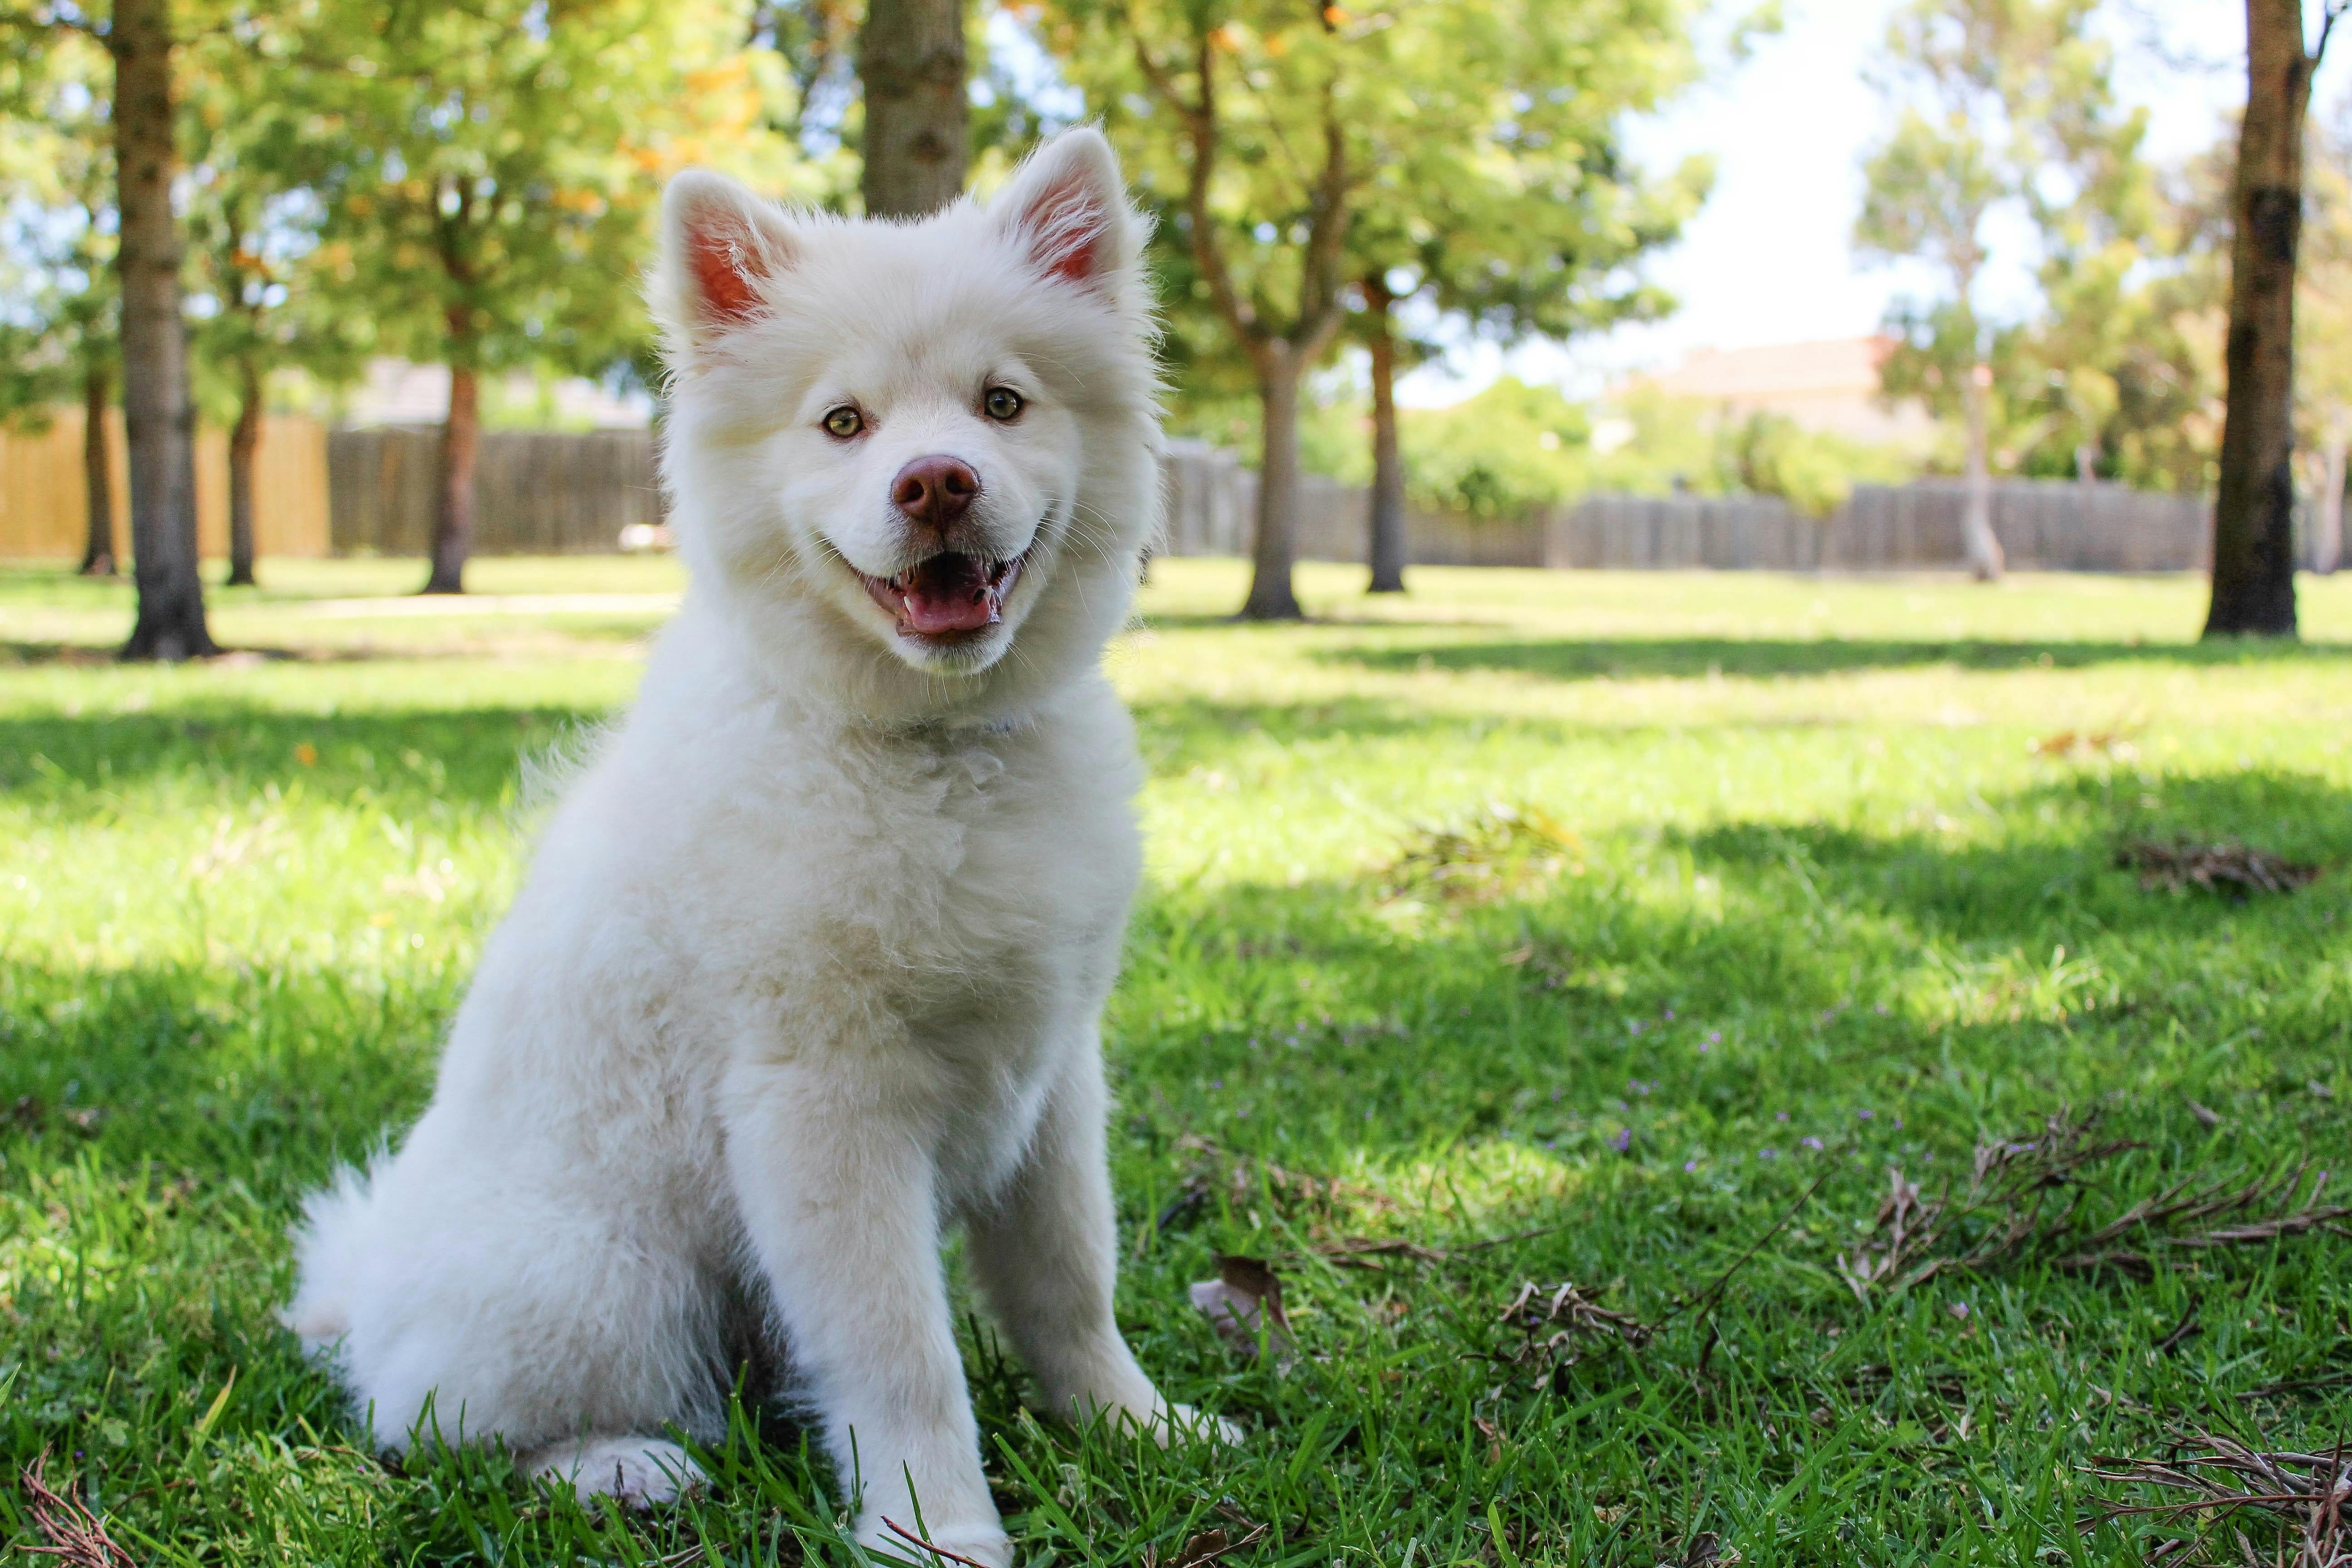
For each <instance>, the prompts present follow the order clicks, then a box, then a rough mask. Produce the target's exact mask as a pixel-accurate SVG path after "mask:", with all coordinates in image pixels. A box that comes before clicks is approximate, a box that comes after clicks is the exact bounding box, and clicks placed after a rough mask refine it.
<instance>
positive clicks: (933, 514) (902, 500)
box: [890, 457, 980, 530]
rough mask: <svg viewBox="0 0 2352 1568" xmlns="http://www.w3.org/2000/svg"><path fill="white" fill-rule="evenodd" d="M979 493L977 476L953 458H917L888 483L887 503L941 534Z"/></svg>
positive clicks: (969, 465) (978, 478)
mask: <svg viewBox="0 0 2352 1568" xmlns="http://www.w3.org/2000/svg"><path fill="white" fill-rule="evenodd" d="M979 493H980V476H979V475H978V474H975V473H973V472H972V471H971V464H969V463H966V462H962V461H961V460H959V459H957V458H936V457H935V458H916V459H915V460H914V461H913V462H911V463H908V465H907V466H906V467H905V468H900V469H899V470H898V478H897V479H892V480H891V481H890V499H891V500H893V501H896V502H897V503H898V510H900V511H903V512H905V513H906V514H907V515H908V518H910V519H912V520H913V521H917V522H919V523H924V524H927V525H928V526H929V527H931V528H935V529H942V530H944V529H945V528H946V527H947V525H948V524H950V523H951V522H953V521H955V520H956V519H958V518H960V517H961V516H962V515H963V514H964V510H965V509H966V508H967V507H969V506H971V498H972V497H974V496H976V495H978V494H979Z"/></svg>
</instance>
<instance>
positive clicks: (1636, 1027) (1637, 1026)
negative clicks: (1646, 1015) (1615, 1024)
mask: <svg viewBox="0 0 2352 1568" xmlns="http://www.w3.org/2000/svg"><path fill="white" fill-rule="evenodd" d="M1626 1027H1627V1028H1629V1029H1631V1030H1633V1032H1634V1033H1635V1034H1637V1035H1638V1034H1640V1033H1641V1032H1642V1030H1643V1027H1644V1025H1643V1022H1642V1020H1641V1019H1639V1018H1636V1019H1634V1020H1633V1022H1632V1023H1630V1024H1628V1025H1626Z"/></svg>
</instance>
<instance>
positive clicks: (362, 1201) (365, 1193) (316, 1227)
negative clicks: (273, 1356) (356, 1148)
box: [280, 1152, 383, 1355]
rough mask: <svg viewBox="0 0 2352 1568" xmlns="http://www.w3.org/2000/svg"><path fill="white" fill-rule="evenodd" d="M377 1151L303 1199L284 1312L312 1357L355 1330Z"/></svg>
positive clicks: (371, 1215) (371, 1214) (378, 1158)
mask: <svg viewBox="0 0 2352 1568" xmlns="http://www.w3.org/2000/svg"><path fill="white" fill-rule="evenodd" d="M382 1161H383V1153H382V1152H378V1154H377V1155H376V1158H375V1159H374V1160H372V1161H370V1162H369V1168H368V1169H367V1170H365V1171H362V1170H361V1169H360V1168H358V1167H357V1166H355V1165H345V1166H343V1167H342V1168H341V1170H339V1171H337V1172H336V1173H335V1179H334V1181H333V1183H332V1184H330V1185H328V1186H327V1187H325V1188H322V1189H321V1190H320V1191H318V1192H315V1193H312V1194H310V1196H309V1197H308V1198H306V1199H304V1200H303V1203H302V1218H301V1219H300V1221H299V1223H297V1224H296V1225H295V1226H294V1267H295V1286H294V1300H293V1301H292V1302H291V1303H290V1304H289V1305H288V1307H287V1309H286V1310H285V1311H284V1312H283V1313H281V1314H280V1316H281V1318H282V1319H283V1320H284V1321H285V1323H286V1326H287V1327H288V1328H289V1329H292V1330H293V1331H295V1333H297V1334H299V1336H301V1340H302V1348H303V1349H304V1350H306V1351H309V1352H310V1353H311V1354H312V1355H321V1354H325V1353H327V1352H331V1351H332V1350H333V1349H334V1347H335V1345H336V1343H337V1342H339V1341H340V1340H341V1339H342V1337H343V1336H344V1335H345V1334H347V1333H349V1332H351V1329H352V1311H351V1301H352V1291H353V1289H354V1288H355V1287H356V1286H357V1284H358V1276H359V1273H360V1269H361V1266H362V1259H363V1258H366V1256H367V1254H368V1252H369V1232H370V1230H371V1229H372V1228H373V1219H374V1208H375V1198H374V1181H375V1167H376V1166H377V1165H378V1164H379V1163H381V1162H382Z"/></svg>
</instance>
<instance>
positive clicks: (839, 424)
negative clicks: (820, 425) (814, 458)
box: [824, 404, 866, 441]
mask: <svg viewBox="0 0 2352 1568" xmlns="http://www.w3.org/2000/svg"><path fill="white" fill-rule="evenodd" d="M824 427H825V429H826V430H827V431H828V432H830V433H831V434H833V435H835V436H838V437H841V438H842V439H843V440H845V441H846V440H848V439H849V438H850V437H852V436H855V435H856V434H857V433H858V432H859V431H860V430H863V429H865V428H866V416H864V415H863V414H860V413H859V412H857V410H856V409H855V408H852V407H850V406H849V405H847V404H843V405H841V406H840V407H838V408H836V409H835V410H834V411H833V412H832V413H830V414H828V415H826V416H824Z"/></svg>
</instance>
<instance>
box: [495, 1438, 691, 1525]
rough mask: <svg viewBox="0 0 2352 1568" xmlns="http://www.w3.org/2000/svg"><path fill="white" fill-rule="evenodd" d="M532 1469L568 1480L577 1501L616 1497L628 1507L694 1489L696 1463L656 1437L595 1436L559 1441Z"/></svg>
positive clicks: (673, 1497) (668, 1498) (666, 1499)
mask: <svg viewBox="0 0 2352 1568" xmlns="http://www.w3.org/2000/svg"><path fill="white" fill-rule="evenodd" d="M531 1473H532V1474H533V1475H536V1476H539V1477H541V1478H542V1479H547V1480H551V1481H561V1482H563V1483H565V1484H567V1485H569V1486H570V1487H571V1488H572V1491H573V1492H574V1493H575V1494H576V1495H577V1496H578V1497H579V1499H580V1501H581V1502H582V1504H583V1505H593V1503H594V1501H595V1500H596V1499H598V1498H600V1497H609V1498H616V1499H618V1500H620V1501H621V1502H623V1503H625V1505H627V1506H628V1507H630V1508H652V1507H654V1506H655V1505H656V1504H657V1503H666V1502H674V1501H676V1500H677V1499H678V1497H679V1496H681V1495H682V1494H684V1493H686V1492H691V1491H700V1490H701V1489H702V1485H703V1481H704V1479H706V1478H705V1477H704V1476H703V1473H702V1467H701V1466H699V1465H698V1464H696V1463H695V1462H694V1461H693V1460H692V1459H690V1458H687V1454H686V1450H685V1449H683V1448H681V1447H678V1446H677V1444H675V1443H667V1442H664V1441H663V1440H662V1439H661V1438H659V1437H597V1438H593V1439H591V1440H590V1441H588V1442H585V1443H577V1444H571V1443H567V1444H560V1445H558V1446H557V1447H554V1448H551V1449H550V1450H548V1451H547V1452H545V1453H543V1454H541V1455H540V1456H539V1458H538V1459H537V1461H536V1462H535V1463H534V1464H533V1465H532V1467H531Z"/></svg>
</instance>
